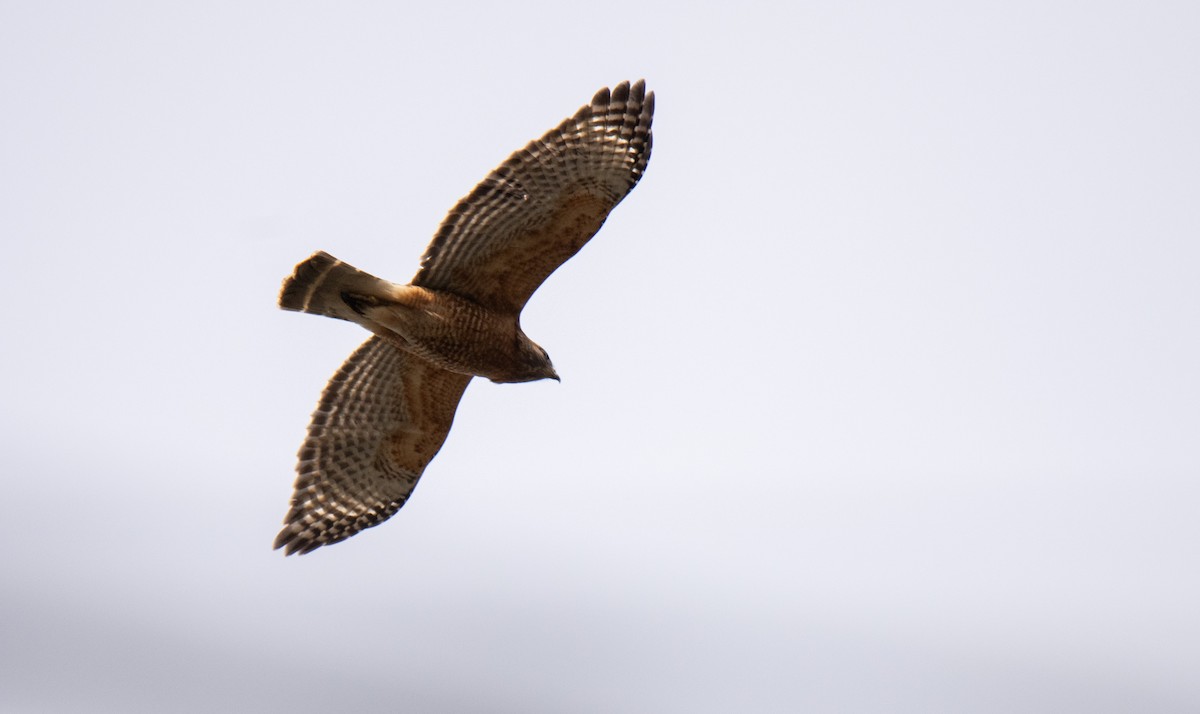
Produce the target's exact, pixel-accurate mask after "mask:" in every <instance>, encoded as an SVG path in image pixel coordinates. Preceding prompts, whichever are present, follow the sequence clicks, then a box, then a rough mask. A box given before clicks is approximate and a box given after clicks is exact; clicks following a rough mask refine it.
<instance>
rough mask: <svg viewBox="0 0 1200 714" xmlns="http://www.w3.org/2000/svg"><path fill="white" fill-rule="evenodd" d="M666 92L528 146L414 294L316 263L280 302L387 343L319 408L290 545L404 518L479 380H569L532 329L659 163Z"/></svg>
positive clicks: (454, 220)
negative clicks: (576, 261) (536, 296)
mask: <svg viewBox="0 0 1200 714" xmlns="http://www.w3.org/2000/svg"><path fill="white" fill-rule="evenodd" d="M653 116H654V93H653V92H650V93H647V92H646V86H645V83H644V82H641V81H639V82H636V83H635V84H633V85H632V86H630V84H629V83H628V82H622V83H621V84H619V85H617V86H616V87H615V88H614V89H613V90H612V91H611V92H610V91H609V90H608V89H607V88H606V89H602V90H600V91H599V92H597V93H596V96H595V97H593V98H592V101H591V103H590V104H588V105H586V106H584V107H582V108H581V109H580V110H579V111H578V112H576V113H575V115H574V116H572V117H570V118H569V119H566V120H564V121H563V122H562V123H561V124H559V125H558V126H557V127H556V128H554V129H552V130H551V131H549V132H547V133H546V134H545V136H543V137H542V138H540V139H536V140H534V141H532V142H530V143H529V144H528V145H527V146H526V147H525V148H523V149H521V150H520V151H517V152H516V153H514V154H513V155H512V156H510V157H509V158H508V160H507V161H505V162H504V163H503V164H501V165H500V166H499V167H498V168H497V169H496V170H495V171H493V172H492V173H491V174H489V175H488V176H487V178H485V179H484V180H483V181H482V182H481V183H480V184H479V185H478V186H476V187H475V189H474V190H473V191H471V193H470V194H469V195H467V197H466V198H463V199H462V200H461V201H459V202H458V205H456V206H455V207H454V208H453V209H451V210H450V213H449V215H447V216H446V218H445V220H444V221H442V225H441V227H440V228H439V229H438V232H437V234H436V235H435V236H434V238H433V241H432V242H431V243H430V244H429V248H428V249H426V251H425V255H424V257H423V258H422V259H421V269H420V270H419V271H418V272H417V275H416V277H414V278H413V280H412V282H411V283H410V284H408V285H399V284H396V283H389V282H387V281H385V280H381V279H379V278H376V277H374V276H372V275H369V274H367V273H364V272H362V271H361V270H358V269H356V268H354V267H352V266H350V265H347V264H346V263H343V262H341V261H340V260H337V259H336V258H334V257H333V256H331V255H329V254H327V253H316V254H314V255H313V256H312V257H310V258H309V259H308V260H306V261H304V262H303V263H300V264H299V265H297V266H296V269H295V272H293V273H292V275H291V277H289V278H288V279H287V280H285V281H284V283H283V291H282V293H281V294H280V297H279V305H280V307H282V308H283V309H285V310H298V311H301V312H311V313H314V314H318V315H327V316H329V317H336V318H339V319H342V320H350V321H351V322H356V323H358V324H360V325H362V326H363V327H365V328H367V329H368V330H370V331H371V332H373V333H375V334H374V336H372V337H371V338H370V339H368V340H367V341H366V342H365V343H364V344H363V345H362V346H361V347H359V348H358V350H356V351H355V352H354V354H352V355H350V358H349V359H347V360H346V363H345V364H343V365H342V367H341V369H340V370H338V372H337V374H335V375H334V376H333V378H332V379H330V380H329V384H328V386H326V387H325V391H324V393H323V394H322V395H321V400H320V403H319V404H318V405H317V410H316V412H314V413H313V416H312V422H311V423H310V424H309V427H308V438H307V439H305V441H304V445H303V447H301V449H300V454H299V459H300V461H299V465H298V466H297V470H298V471H299V477H298V478H297V479H296V487H295V493H294V495H293V496H292V507H291V510H290V511H289V512H288V514H287V517H286V518H285V519H284V524H285V525H284V527H283V530H282V531H280V533H279V536H278V537H277V538H276V539H275V547H276V548H285V549H286V550H285V552H286V553H287V554H288V555H291V554H292V553H307V552H309V551H311V550H314V549H316V548H319V547H320V546H323V545H329V544H330V543H336V542H338V541H340V540H344V539H346V538H349V537H350V536H352V535H354V534H355V533H357V532H359V531H361V530H362V529H364V528H369V527H371V526H374V525H378V524H379V523H381V522H383V521H384V520H386V519H387V518H389V517H390V516H391V515H392V514H393V513H395V512H396V511H397V510H399V509H400V507H401V506H403V505H404V502H405V501H406V500H407V499H408V497H409V495H410V494H411V493H412V491H413V488H415V487H416V485H417V481H418V479H420V478H421V474H422V472H424V470H425V467H426V466H428V465H429V462H430V460H432V459H433V457H434V455H435V454H437V452H438V450H439V449H440V448H441V446H442V442H443V441H444V440H445V439H446V434H447V433H449V431H450V425H451V423H452V422H453V421H454V412H455V409H456V408H457V407H458V402H459V400H460V399H461V398H462V394H463V390H465V389H466V387H467V383H468V382H470V381H471V377H474V376H480V377H487V378H488V379H490V380H492V381H493V382H529V381H533V380H538V379H547V378H549V379H558V374H557V373H556V372H555V371H554V366H553V365H552V364H551V363H550V357H549V355H547V354H546V351H545V350H544V349H542V348H541V347H540V346H538V345H537V344H535V343H534V342H533V341H532V340H530V339H529V338H528V337H527V336H526V335H525V333H524V332H523V331H522V330H521V325H520V314H521V309H522V308H523V307H524V306H525V303H526V301H528V300H529V297H530V295H532V294H533V292H534V291H535V290H537V288H538V286H539V285H541V284H542V281H544V280H545V279H546V277H547V276H549V275H550V273H552V272H554V270H555V269H556V268H558V266H560V265H562V264H563V263H564V262H565V261H566V260H567V259H568V258H570V257H571V256H573V255H575V253H577V252H578V251H579V249H580V248H582V247H583V245H584V244H585V243H587V242H588V240H589V239H590V238H591V237H592V236H593V235H595V234H596V231H598V230H599V229H600V226H601V225H603V224H604V220H605V218H607V217H608V213H609V211H611V210H612V209H613V208H614V207H615V206H616V205H617V204H618V203H620V202H621V199H623V198H624V197H625V195H626V194H628V193H629V191H630V190H632V189H633V187H634V186H635V185H637V182H638V180H639V179H640V178H641V177H642V173H643V172H644V171H645V170H646V163H647V162H648V161H649V160H650V147H651V139H652V136H651V131H650V125H651V121H652V119H653Z"/></svg>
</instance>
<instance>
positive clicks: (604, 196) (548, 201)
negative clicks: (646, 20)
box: [412, 81, 654, 312]
mask: <svg viewBox="0 0 1200 714" xmlns="http://www.w3.org/2000/svg"><path fill="white" fill-rule="evenodd" d="M653 116H654V93H653V92H651V93H649V94H647V93H646V85H645V83H644V82H642V81H638V82H637V83H636V84H634V85H633V86H632V87H630V86H629V83H628V82H622V83H621V84H619V85H617V86H616V88H614V89H613V90H612V92H609V90H608V89H602V90H600V91H599V92H598V93H597V94H596V96H595V97H594V98H593V99H592V103H591V104H589V105H587V106H585V107H582V108H581V109H580V110H579V111H578V112H576V113H575V116H573V117H571V118H570V119H567V120H565V121H563V122H562V123H561V124H559V125H558V127H557V128H555V129H553V130H551V131H549V132H547V133H546V135H545V136H543V137H542V138H540V139H536V140H534V141H531V142H530V143H529V145H528V146H526V147H525V148H524V149H521V150H520V151H517V152H516V153H514V154H513V155H512V156H510V157H509V158H508V160H507V161H505V162H504V163H503V164H501V165H500V166H499V167H498V168H497V169H496V170H495V171H493V172H492V173H491V174H490V175H488V177H487V178H485V179H484V180H483V181H482V182H481V183H480V184H479V185H478V186H476V187H475V190H473V191H471V193H470V194H469V195H468V196H467V197H466V198H464V199H462V200H461V201H459V202H458V205H456V206H455V207H454V208H453V209H452V210H451V211H450V213H449V215H447V216H446V219H445V220H444V221H442V225H441V227H440V228H439V229H438V232H437V235H435V236H434V238H433V241H432V242H431V243H430V244H429V248H428V249H426V251H425V256H424V257H423V258H422V259H421V269H420V270H419V271H418V272H417V275H416V277H415V278H413V281H412V282H413V285H418V286H421V287H425V288H430V289H433V290H447V291H449V292H452V293H455V294H457V295H460V296H463V297H468V298H471V299H473V300H475V301H476V302H478V303H480V304H482V305H484V306H487V307H491V308H494V309H498V310H504V311H513V312H519V311H520V310H521V308H522V307H524V306H525V303H526V301H527V300H529V296H530V295H532V294H533V291H535V290H537V289H538V286H539V285H541V284H542V281H544V280H545V279H546V277H547V276H549V275H550V273H552V272H554V270H555V269H556V268H558V266H560V265H562V264H563V263H564V262H566V261H567V259H568V258H570V257H571V256H573V255H575V254H576V253H577V252H579V249H580V248H582V247H583V245H584V244H585V243H587V242H588V239H590V238H591V237H592V236H593V235H595V234H596V231H598V230H600V226H601V225H603V224H604V219H605V218H607V217H608V213H609V211H611V210H612V209H613V207H614V206H616V205H617V204H618V203H620V201H621V199H622V198H624V197H625V195H626V194H627V193H629V191H630V190H632V189H633V187H634V186H635V185H637V182H638V180H639V179H640V178H641V177H642V173H643V172H644V171H645V170H646V162H648V161H649V160H650V147H651V139H652V136H651V133H650V124H651V121H652V119H653Z"/></svg>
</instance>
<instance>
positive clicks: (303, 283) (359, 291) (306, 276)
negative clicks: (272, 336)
mask: <svg viewBox="0 0 1200 714" xmlns="http://www.w3.org/2000/svg"><path fill="white" fill-rule="evenodd" d="M391 287H393V286H392V284H391V283H389V282H387V281H386V280H380V279H379V278H377V277H375V276H374V275H371V274H370V273H364V272H363V271H361V270H359V269H358V268H355V267H354V266H352V265H350V264H348V263H343V262H342V261H340V260H338V259H337V258H335V257H333V256H332V255H330V254H328V253H325V252H323V251H322V252H317V253H313V255H312V256H311V257H309V258H308V259H307V260H305V261H304V262H302V263H300V264H299V265H297V266H296V269H295V270H294V271H292V274H291V275H290V276H288V278H287V279H286V280H284V281H283V290H282V291H280V293H279V307H281V308H283V309H284V310H295V311H296V312H308V313H312V314H314V315H325V316H328V317H335V318H337V319H339V320H349V321H351V322H360V321H361V317H360V315H359V312H358V311H356V310H355V309H354V305H353V302H352V301H348V300H347V298H348V297H354V298H356V299H357V300H359V301H361V300H362V299H363V298H367V297H371V296H379V295H386V294H387V293H388V289H389V288H391Z"/></svg>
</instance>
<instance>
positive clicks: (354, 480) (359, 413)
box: [275, 337, 471, 555]
mask: <svg viewBox="0 0 1200 714" xmlns="http://www.w3.org/2000/svg"><path fill="white" fill-rule="evenodd" d="M470 381H471V377H470V376H468V375H465V374H457V373H454V372H447V371H445V370H443V369H440V368H438V367H435V366H434V365H432V364H430V363H428V362H426V361H424V360H422V359H419V358H417V357H414V356H412V355H410V354H408V353H406V352H403V351H401V350H399V349H397V348H396V347H393V346H392V345H391V344H389V343H388V342H386V341H385V340H383V339H382V338H380V337H371V338H370V339H369V340H367V341H366V342H365V343H363V345H362V346H361V347H359V348H358V349H357V350H356V351H355V352H354V354H352V355H350V358H349V359H347V360H346V362H345V363H344V364H343V365H342V367H341V369H339V370H338V372H337V374H335V375H334V376H333V378H332V379H330V380H329V384H328V385H327V386H326V387H325V391H324V392H323V393H322V394H321V401H320V403H319V404H318V405H317V410H316V411H315V412H314V413H313V417H312V422H311V423H310V424H309V426H308V438H307V439H305V441H304V446H302V447H301V448H300V455H299V458H300V463H299V464H298V465H297V467H296V470H297V471H298V472H299V474H300V475H299V477H298V478H297V479H296V488H295V493H294V494H293V495H292V507H291V510H290V511H289V512H288V514H287V517H286V518H285V519H284V527H283V530H282V531H280V533H279V536H278V537H277V538H276V539H275V547H276V548H284V549H285V553H286V554H287V555H291V554H292V553H307V552H309V551H312V550H315V549H316V548H319V547H321V546H323V545H329V544H330V543H337V542H338V541H341V540H345V539H346V538H349V537H350V536H352V535H354V534H355V533H358V532H359V531H361V530H363V529H364V528H370V527H371V526H375V525H378V524H380V523H382V522H383V521H385V520H387V519H388V518H389V517H391V515H392V514H393V513H395V512H396V511H398V510H400V507H401V506H403V505H404V502H405V501H407V500H408V497H409V495H410V494H411V493H412V491H413V489H414V488H416V485H417V481H418V479H420V478H421V474H422V472H424V471H425V467H426V466H427V465H428V464H429V462H430V461H431V460H432V459H433V457H434V455H436V454H437V452H438V450H439V449H440V448H441V447H442V442H444V441H445V440H446V434H448V433H449V432H450V425H451V424H452V423H453V421H454V412H455V410H456V409H457V408H458V402H459V400H460V399H461V398H462V394H463V390H464V389H466V387H467V383H468V382H470Z"/></svg>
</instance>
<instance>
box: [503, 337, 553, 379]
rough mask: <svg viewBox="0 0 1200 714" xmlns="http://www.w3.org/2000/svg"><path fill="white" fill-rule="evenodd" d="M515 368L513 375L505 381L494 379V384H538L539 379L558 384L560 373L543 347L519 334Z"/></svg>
mask: <svg viewBox="0 0 1200 714" xmlns="http://www.w3.org/2000/svg"><path fill="white" fill-rule="evenodd" d="M514 362H515V363H516V364H514V365H513V366H514V368H515V369H513V371H512V373H510V374H507V375H505V376H504V378H503V379H493V380H492V381H493V382H536V381H537V380H539V379H553V380H554V381H556V382H558V381H561V380H559V378H558V372H555V371H554V364H553V363H552V362H551V361H550V355H549V354H547V353H546V350H544V349H542V346H541V345H539V344H538V343H536V342H534V341H533V340H531V339H529V338H528V337H526V336H525V334H524V333H520V332H518V334H517V349H516V360H514Z"/></svg>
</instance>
